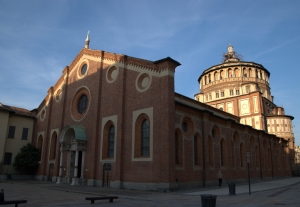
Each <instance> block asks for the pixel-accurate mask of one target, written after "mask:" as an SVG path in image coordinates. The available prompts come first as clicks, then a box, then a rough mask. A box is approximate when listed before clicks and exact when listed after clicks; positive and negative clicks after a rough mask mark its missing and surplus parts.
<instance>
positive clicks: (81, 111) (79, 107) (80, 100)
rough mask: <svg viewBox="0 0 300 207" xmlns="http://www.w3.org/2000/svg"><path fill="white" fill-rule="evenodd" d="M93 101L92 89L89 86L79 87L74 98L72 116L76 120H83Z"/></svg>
mask: <svg viewBox="0 0 300 207" xmlns="http://www.w3.org/2000/svg"><path fill="white" fill-rule="evenodd" d="M90 103H91V95H90V91H89V89H88V88H87V87H81V88H79V89H78V90H77V91H76V92H75V94H74V96H73V99H72V105H71V116H72V118H73V119H74V120H75V121H80V120H82V119H83V118H84V117H85V115H86V114H87V112H88V110H89V106H90Z"/></svg>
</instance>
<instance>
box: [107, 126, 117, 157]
mask: <svg viewBox="0 0 300 207" xmlns="http://www.w3.org/2000/svg"><path fill="white" fill-rule="evenodd" d="M114 148H115V127H114V125H111V126H110V127H109V133H108V153H107V157H108V158H113V157H114Z"/></svg>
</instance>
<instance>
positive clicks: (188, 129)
mask: <svg viewBox="0 0 300 207" xmlns="http://www.w3.org/2000/svg"><path fill="white" fill-rule="evenodd" d="M181 128H182V131H183V134H184V136H185V137H186V138H192V137H193V134H194V124H193V121H192V120H191V119H190V118H189V117H184V118H183V119H182V122H181Z"/></svg>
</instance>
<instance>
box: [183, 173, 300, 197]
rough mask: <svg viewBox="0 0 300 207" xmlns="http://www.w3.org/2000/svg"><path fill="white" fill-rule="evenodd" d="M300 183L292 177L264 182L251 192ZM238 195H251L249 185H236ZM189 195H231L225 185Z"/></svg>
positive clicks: (253, 187)
mask: <svg viewBox="0 0 300 207" xmlns="http://www.w3.org/2000/svg"><path fill="white" fill-rule="evenodd" d="M299 182H300V177H291V178H285V179H280V180H270V181H262V182H258V183H253V184H251V186H250V187H251V192H259V191H264V190H271V189H277V188H282V187H286V186H290V185H294V184H297V183H299ZM235 193H236V194H243V193H249V185H248V184H244V185H236V187H235ZM186 194H187V195H197V196H199V195H201V194H213V195H229V189H228V186H227V185H224V186H223V187H222V188H218V189H209V190H200V191H196V192H192V193H186Z"/></svg>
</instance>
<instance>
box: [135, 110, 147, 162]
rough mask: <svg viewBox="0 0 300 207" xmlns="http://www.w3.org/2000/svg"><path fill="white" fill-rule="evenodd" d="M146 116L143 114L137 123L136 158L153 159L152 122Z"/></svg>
mask: <svg viewBox="0 0 300 207" xmlns="http://www.w3.org/2000/svg"><path fill="white" fill-rule="evenodd" d="M149 120H150V119H149V117H148V115H146V114H144V113H143V114H141V115H140V116H139V117H138V118H137V119H136V123H135V141H134V145H135V150H134V157H144V158H146V157H148V158H149V157H151V155H150V153H151V150H150V148H151V146H150V145H151V144H150V143H151V142H150V121H149Z"/></svg>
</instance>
